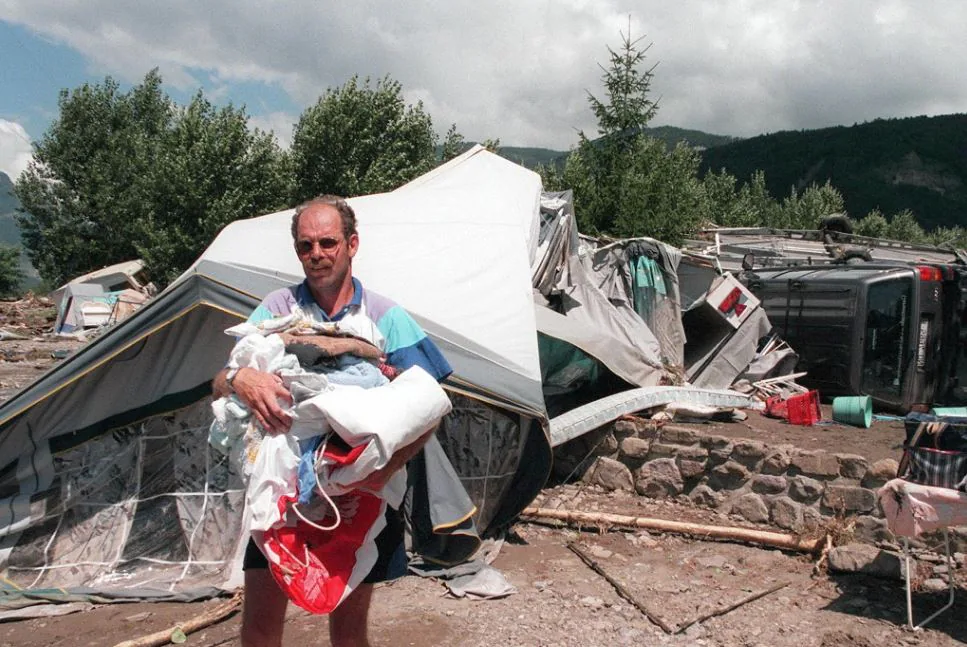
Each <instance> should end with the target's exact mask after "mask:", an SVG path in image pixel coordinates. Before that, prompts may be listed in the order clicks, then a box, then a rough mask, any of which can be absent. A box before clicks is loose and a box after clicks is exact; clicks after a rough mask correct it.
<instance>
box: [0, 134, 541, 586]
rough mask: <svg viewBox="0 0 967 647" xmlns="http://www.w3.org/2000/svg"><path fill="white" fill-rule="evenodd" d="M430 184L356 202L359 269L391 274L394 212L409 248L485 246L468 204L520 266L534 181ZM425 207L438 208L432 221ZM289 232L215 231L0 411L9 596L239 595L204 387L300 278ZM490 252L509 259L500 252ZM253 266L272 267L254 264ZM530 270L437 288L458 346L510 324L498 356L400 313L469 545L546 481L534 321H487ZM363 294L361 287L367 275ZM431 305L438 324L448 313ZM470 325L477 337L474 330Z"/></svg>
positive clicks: (271, 228)
mask: <svg viewBox="0 0 967 647" xmlns="http://www.w3.org/2000/svg"><path fill="white" fill-rule="evenodd" d="M433 175H434V178H433V179H432V180H429V181H427V182H426V183H425V186H423V187H422V188H420V187H416V188H408V189H406V191H405V192H402V193H400V194H399V195H396V194H395V193H394V194H386V195H387V196H388V197H386V198H385V199H384V198H382V197H381V196H369V197H367V198H365V199H363V201H362V205H361V206H360V207H358V208H357V215H358V216H360V227H361V235H362V234H363V233H364V234H365V236H366V240H367V244H368V245H369V247H367V253H368V254H369V255H370V260H369V265H368V267H372V268H375V267H378V266H379V263H380V262H381V261H382V260H383V259H389V260H395V259H394V256H393V254H392V251H393V247H388V248H386V249H385V253H384V254H383V255H382V256H380V253H379V251H380V245H384V246H385V245H399V241H400V236H401V234H400V230H397V229H396V227H397V226H398V219H397V221H393V220H392V219H391V218H390V216H392V215H394V214H396V215H398V211H399V209H401V208H405V207H406V205H408V204H411V205H415V206H412V208H411V209H410V211H409V212H412V213H414V214H417V215H419V216H420V217H421V218H423V219H424V220H423V221H420V222H416V221H411V222H410V223H408V224H407V226H408V227H410V228H411V229H412V232H413V233H411V234H410V235H412V236H422V233H421V232H422V231H423V230H424V229H427V228H430V229H432V228H438V227H440V226H445V227H447V228H448V231H450V232H453V233H454V234H455V235H462V236H463V237H464V238H472V239H474V240H476V241H477V243H478V244H483V242H486V241H487V240H489V239H487V238H486V236H482V235H481V234H480V233H479V232H480V231H481V228H480V224H481V223H478V222H466V221H464V220H461V219H460V218H458V217H457V216H459V215H463V214H462V213H458V212H456V211H454V210H452V209H450V208H449V207H448V206H447V205H448V204H450V203H454V204H456V203H459V201H460V200H466V199H473V200H475V201H474V203H473V205H474V209H475V210H476V211H475V213H477V214H479V216H480V217H482V218H484V217H488V214H490V213H493V214H494V218H495V219H496V222H497V224H496V225H495V232H494V233H493V236H494V237H498V236H499V237H500V238H499V240H502V241H506V243H507V245H511V244H513V245H517V246H518V247H519V250H520V251H519V257H518V258H521V257H522V256H523V255H524V254H525V251H524V250H526V248H527V243H526V241H524V240H523V239H521V238H520V237H521V236H522V233H523V232H524V231H525V229H526V227H525V226H524V225H523V224H522V221H519V220H515V219H514V218H515V217H516V216H515V214H518V215H521V217H524V216H526V215H527V214H528V213H529V211H528V210H529V209H531V208H533V209H535V214H536V208H537V203H538V198H539V195H537V194H539V181H537V180H535V179H534V178H536V176H535V175H534V174H533V173H532V172H530V171H526V170H524V169H521V168H520V167H517V166H516V165H513V164H510V163H509V162H507V161H506V160H501V159H499V158H497V156H493V155H491V154H489V153H486V151H483V150H482V149H475V150H473V151H470V152H469V153H468V154H465V155H463V156H461V157H460V158H458V159H457V160H454V161H453V162H452V163H451V164H450V165H449V166H448V167H446V168H445V167H439V168H437V169H435V171H434V173H433ZM508 177H509V178H510V179H511V181H510V184H511V185H512V186H513V188H514V191H516V193H512V194H510V195H509V196H508V195H507V192H506V189H505V188H503V187H504V186H505V180H506V179H507V178H508ZM535 182H536V184H535ZM438 185H442V186H438ZM535 187H536V191H537V194H534V193H533V190H535ZM438 195H439V196H440V197H442V198H445V199H444V203H445V204H444V205H443V206H438V207H437V208H436V211H434V212H432V213H431V211H429V210H428V209H430V208H431V207H432V206H433V205H434V204H436V202H435V197H437V196H438ZM465 196H470V198H466V197H465ZM417 207H419V208H417ZM444 207H446V208H444ZM510 208H513V209H516V211H514V212H512V213H511V212H508V209H510ZM380 210H381V211H380ZM366 214H371V215H373V216H374V218H375V217H382V218H383V221H382V222H383V223H384V224H380V222H373V221H372V220H367V219H366V218H365V217H364V215H366ZM290 216H291V212H283V213H280V214H272V215H270V216H265V217H262V218H258V219H252V220H251V221H242V222H241V223H233V224H232V225H229V227H228V228H226V231H225V232H223V233H222V234H220V236H219V238H218V239H216V243H213V245H212V247H210V248H209V249H210V250H211V249H212V248H217V249H216V252H217V253H213V254H209V253H208V252H206V255H205V256H203V257H202V258H201V259H200V260H199V261H198V262H196V263H195V265H193V266H192V268H190V269H189V270H188V271H187V272H185V274H183V275H182V276H181V277H179V279H178V280H177V281H175V282H174V283H173V284H172V285H170V286H169V287H168V288H167V289H166V290H165V291H164V292H163V293H162V294H160V295H158V296H157V297H156V298H155V299H153V300H152V301H150V302H148V303H147V304H146V305H145V306H144V307H142V308H141V309H140V310H138V311H137V312H136V313H134V314H133V315H132V316H131V317H130V318H128V319H126V320H124V321H122V322H121V323H119V324H118V325H116V326H115V327H113V328H111V329H110V330H108V331H107V332H105V333H104V334H103V335H102V336H100V337H99V338H97V339H96V340H95V341H94V342H92V343H91V344H89V345H88V346H86V347H84V348H83V349H81V350H80V351H78V352H77V353H75V354H74V355H72V356H70V357H68V358H67V359H66V360H64V361H63V362H62V363H61V364H59V365H58V366H56V367H55V368H54V369H53V370H51V371H50V372H48V373H47V374H45V375H44V376H43V377H41V378H40V379H39V380H37V381H36V382H34V383H33V384H31V385H30V386H29V387H27V388H26V389H25V390H23V391H21V392H20V393H18V394H17V395H15V396H14V397H12V398H11V399H10V400H8V401H7V402H5V403H4V404H3V406H2V407H0V569H2V575H3V576H4V577H5V578H6V579H7V581H9V582H11V583H12V584H13V585H15V586H17V587H19V588H21V589H37V588H51V587H58V588H76V587H87V588H90V589H92V590H94V591H97V592H99V593H102V594H105V595H108V594H110V595H126V594H127V595H136V596H139V595H142V594H143V593H144V592H145V591H150V592H166V593H171V592H174V593H190V592H193V591H205V590H215V589H219V588H222V587H225V586H228V585H230V583H232V582H237V581H238V574H239V567H240V558H241V555H242V553H243V549H244V541H243V540H244V533H243V532H242V528H243V527H244V522H243V520H244V490H243V483H242V480H241V478H240V476H239V475H238V474H237V473H236V472H235V470H234V468H233V467H232V465H230V464H229V463H228V461H227V460H226V459H224V458H222V457H220V456H219V455H217V452H213V451H210V449H209V445H208V442H207V436H208V426H209V425H210V423H211V419H212V416H211V409H210V397H211V384H210V382H211V378H212V376H213V375H215V374H216V373H217V372H218V371H219V370H220V369H221V368H222V367H223V366H224V364H225V361H226V358H227V357H228V354H229V352H230V350H231V347H232V345H233V343H234V340H233V338H231V337H229V336H228V335H226V334H224V330H225V329H226V328H228V327H230V326H232V325H235V324H237V323H239V321H241V320H243V319H244V318H245V317H247V316H248V314H249V313H250V312H251V311H252V309H253V308H254V307H255V306H256V305H257V304H258V303H259V301H260V300H261V299H262V298H263V297H264V296H265V295H266V294H268V293H269V292H270V291H272V290H274V289H276V288H279V287H283V286H286V285H290V284H292V283H296V282H298V281H299V280H301V277H300V276H297V275H295V274H294V273H293V272H288V271H284V270H283V269H281V268H290V267H292V268H295V269H294V271H297V268H298V262H297V260H296V259H294V254H292V249H291V239H290V238H288V236H289V234H288V225H287V223H288V219H289V218H290ZM431 218H432V219H431ZM525 219H526V218H525ZM377 220H378V218H377ZM236 225H239V226H236ZM229 229H231V231H229ZM263 232H264V233H263ZM238 236H241V237H242V238H237V237H238ZM236 238H237V242H236ZM242 244H244V245H247V246H250V247H253V249H255V248H257V249H258V250H259V252H260V253H239V254H236V255H234V256H233V258H237V259H243V260H242V261H240V262H237V261H234V260H233V261H227V260H221V258H222V257H225V258H227V257H228V256H230V255H231V254H230V252H231V250H233V249H234V250H237V249H239V245H242ZM415 247H418V245H416V244H414V248H415ZM491 247H493V249H495V250H498V249H499V250H500V252H499V253H500V255H502V256H504V257H506V251H505V247H506V246H505V247H501V246H500V245H492V246H491ZM260 255H261V256H265V257H266V258H267V259H268V262H266V263H259V264H256V263H255V262H254V261H253V259H258V258H259V257H260ZM289 256H292V257H293V258H291V259H290V258H289ZM421 258H422V257H420V256H419V255H414V257H413V261H412V263H411V264H409V265H406V266H405V267H406V268H407V270H408V272H409V274H410V275H413V276H420V273H421V272H424V270H422V269H421V267H420V266H419V264H418V263H419V262H420V261H421ZM427 261H428V262H429V261H437V262H439V258H438V257H434V258H430V257H427ZM492 262H493V261H492V260H489V259H484V258H480V259H476V260H473V259H469V260H467V261H465V262H464V265H463V266H462V267H461V270H462V271H464V272H466V273H468V274H473V275H475V276H477V275H479V274H480V272H486V271H487V268H488V267H489V266H490V265H491V264H492ZM362 267H367V265H366V264H363V265H362ZM526 272H527V266H526V264H525V263H523V262H522V261H521V262H520V263H519V264H517V265H505V266H503V267H500V268H495V272H494V274H493V275H492V276H489V277H488V279H489V280H490V281H491V283H492V284H493V285H495V286H497V290H496V291H495V293H494V294H484V295H481V294H478V293H475V292H472V291H468V290H467V289H466V286H455V287H449V286H446V285H445V284H443V283H440V285H441V286H442V287H444V288H447V289H449V290H450V291H451V292H455V291H456V290H457V289H461V290H462V294H460V295H459V297H460V298H461V299H462V303H463V304H464V307H465V308H466V309H467V310H465V311H464V312H460V313H456V314H457V315H460V316H461V317H462V318H460V319H454V321H459V322H460V323H461V324H463V325H464V326H465V330H466V331H469V332H470V333H475V332H476V331H477V330H478V329H479V330H480V331H481V334H480V335H479V338H480V339H494V337H495V335H494V334H493V330H492V329H489V328H486V326H483V321H484V320H483V319H482V317H481V315H480V314H478V313H482V314H486V315H487V316H489V317H491V318H500V319H499V320H497V319H495V321H496V325H498V326H500V327H502V328H501V330H510V329H509V328H508V321H514V322H517V323H515V324H514V325H515V326H517V327H516V328H513V329H512V332H513V335H514V338H513V339H511V340H508V341H509V343H505V340H503V339H501V340H500V341H501V344H496V343H495V344H494V348H498V347H499V348H501V349H503V351H504V352H503V354H501V352H497V351H496V350H494V349H492V348H490V347H489V346H487V345H485V344H484V343H479V342H477V341H475V339H471V338H469V337H468V334H464V333H459V332H457V331H455V330H454V329H451V328H449V327H448V326H446V325H443V324H442V323H440V322H439V321H438V320H437V319H435V318H433V317H425V316H423V315H422V314H421V311H420V310H419V309H417V310H411V312H412V313H413V314H414V316H415V318H417V320H418V322H419V323H420V324H421V325H422V326H423V328H424V330H426V332H427V334H428V335H429V337H430V338H431V339H432V340H433V341H434V342H436V343H437V345H438V346H440V348H441V349H442V350H443V352H444V354H445V355H446V356H447V358H448V360H449V361H450V364H451V366H452V367H453V369H454V373H453V375H452V376H451V377H450V378H448V380H447V381H446V383H445V384H444V388H445V389H446V390H447V391H448V393H449V394H450V396H451V399H452V400H453V401H454V403H455V405H456V406H455V407H454V411H453V413H451V415H450V416H448V417H447V418H446V419H445V420H444V421H443V424H442V425H441V430H440V432H439V433H438V436H437V437H438V440H439V441H440V448H441V449H442V452H437V453H436V454H435V456H436V459H438V460H437V463H438V467H440V466H442V464H443V461H444V460H448V461H449V462H450V463H451V465H452V470H453V471H452V473H451V474H449V477H448V478H449V483H450V485H449V489H450V490H453V491H458V490H459V488H460V486H461V485H462V488H463V490H464V491H465V493H466V495H467V496H468V500H469V503H470V506H469V509H471V510H472V508H473V507H474V506H475V507H476V509H477V512H476V514H475V515H474V517H473V520H472V521H473V525H475V526H476V529H477V530H478V531H479V532H488V531H492V530H496V529H498V528H500V527H501V526H503V525H506V524H508V523H510V522H511V521H512V520H513V519H514V518H515V517H516V515H517V514H518V512H519V511H520V510H521V509H523V507H525V506H526V505H527V504H528V503H530V501H531V500H533V497H534V496H535V495H536V494H537V492H538V491H539V490H540V488H541V487H542V486H543V485H544V482H545V481H546V479H547V477H548V475H549V473H550V462H551V450H550V441H549V436H548V427H547V417H546V413H545V409H544V403H543V396H542V394H541V387H540V371H539V365H538V363H537V361H536V357H537V343H536V335H535V334H534V328H533V323H531V324H530V326H529V327H528V326H526V325H524V324H526V321H527V319H528V318H529V319H530V321H531V322H533V313H532V312H531V313H529V314H528V313H527V312H524V311H522V312H521V313H518V314H517V315H515V316H514V317H509V316H503V315H501V313H500V308H499V307H498V305H499V304H500V303H501V301H500V298H501V297H499V296H498V295H499V294H501V290H502V289H503V290H504V291H506V289H504V288H503V287H502V286H504V285H507V284H508V280H513V281H514V285H513V286H510V287H509V288H507V289H513V290H517V285H519V286H522V287H523V288H525V290H526V291H524V290H517V292H515V293H514V294H515V295H516V296H515V297H514V298H515V299H517V300H520V301H521V302H522V303H529V300H530V293H529V290H530V288H529V283H530V281H529V276H528V275H527V273H526ZM397 274H398V276H392V277H388V278H389V279H392V280H393V281H398V282H399V285H401V286H402V287H403V288H406V287H407V285H408V286H409V292H406V290H405V289H403V290H399V291H396V292H392V294H393V296H394V297H396V298H397V299H399V300H400V302H401V304H402V305H403V306H404V307H407V301H406V300H405V299H404V298H403V297H401V296H399V295H400V294H404V293H406V294H409V295H411V296H414V295H415V297H418V298H417V299H416V300H417V301H418V302H419V298H422V297H423V296H425V295H422V294H420V293H419V284H418V283H417V282H416V281H413V280H410V281H409V283H407V280H406V277H405V276H401V275H402V274H403V273H402V272H397ZM380 276H381V277H384V276H385V275H384V274H380ZM361 278H362V280H363V281H364V283H366V282H367V275H362V276H361ZM444 305H446V306H448V307H451V308H452V305H453V303H452V300H451V301H446V302H445V303H444ZM470 308H473V310H470ZM407 309H410V308H408V307H407ZM443 314H444V315H446V314H448V313H447V312H444V313H443ZM477 321H481V322H482V323H481V324H480V325H478V326H477V328H473V325H474V323H475V322H477ZM467 322H469V324H470V326H469V327H467ZM488 335H489V336H488ZM514 344H516V346H515V345H514ZM514 352H518V355H514V354H513V353H514ZM437 471H438V472H441V471H442V472H444V473H445V472H446V470H445V469H443V470H437ZM454 474H455V475H456V477H457V479H458V480H459V484H457V483H454V481H453V478H452V477H453V475H454ZM466 501H467V500H464V503H466ZM457 508H459V503H458V505H457ZM433 515H435V517H434V518H439V519H444V520H447V519H448V515H449V521H450V522H452V521H453V517H454V513H453V509H452V508H451V509H450V510H449V511H448V510H446V509H442V508H441V509H437V510H434V511H432V513H431V516H433ZM457 516H459V515H457ZM446 525H447V524H446V522H444V523H442V524H440V528H443V527H444V526H446ZM453 527H454V528H456V529H457V531H459V532H463V531H464V530H466V528H465V527H464V526H462V525H461V524H456V525H455V526H453ZM468 532H472V526H470V529H469V530H468Z"/></svg>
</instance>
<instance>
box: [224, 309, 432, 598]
mask: <svg viewBox="0 0 967 647" xmlns="http://www.w3.org/2000/svg"><path fill="white" fill-rule="evenodd" d="M226 332H227V333H228V334H230V335H234V336H236V337H237V338H239V340H238V342H237V343H236V345H235V348H234V349H233V351H232V354H231V357H230V359H229V364H228V367H229V369H231V370H237V369H240V368H245V367H248V368H254V369H257V370H259V371H263V372H267V373H273V374H275V375H278V376H279V377H280V378H281V379H282V383H283V384H284V385H285V387H286V388H287V389H288V391H289V393H290V394H291V396H292V404H291V405H289V404H288V403H287V402H282V401H280V406H282V408H283V409H284V410H285V411H286V413H288V415H289V416H290V417H291V418H292V426H291V428H290V430H289V432H288V433H284V434H270V433H266V432H265V430H263V429H262V428H261V426H260V425H259V424H258V423H257V422H256V421H255V419H254V417H253V416H252V415H251V412H250V411H249V410H248V408H247V407H246V406H245V404H244V403H243V402H242V401H241V400H240V399H239V398H237V397H236V396H235V395H234V394H233V395H230V396H227V397H224V398H219V399H218V400H216V401H215V402H214V403H213V404H212V409H213V412H214V418H215V419H214V422H213V423H212V426H211V430H210V434H209V441H210V443H211V444H212V445H213V446H214V447H216V448H218V449H219V450H221V451H222V452H224V453H226V454H228V455H229V456H230V457H232V459H233V460H234V461H236V463H237V465H239V466H240V471H241V473H242V474H243V476H244V477H245V478H246V479H247V488H246V507H247V514H248V527H249V530H250V532H251V534H252V538H253V539H254V540H255V542H256V543H257V544H258V545H259V547H260V548H261V549H262V552H263V553H264V554H265V556H266V558H267V560H268V563H269V569H270V571H271V572H272V574H273V576H274V577H275V579H276V581H278V583H279V585H280V586H281V587H282V589H283V590H284V591H285V592H286V593H287V595H288V596H289V598H290V599H292V600H293V601H294V602H295V603H296V604H298V605H299V606H301V607H303V608H305V609H307V610H309V611H312V612H315V613H328V612H330V611H332V610H333V609H334V608H336V606H338V604H339V603H340V602H342V600H344V599H345V598H346V597H347V596H348V595H349V593H351V592H352V590H354V589H355V588H356V586H358V585H359V584H360V583H361V582H362V580H363V579H364V578H365V576H366V575H367V574H368V573H369V571H370V570H371V569H372V567H373V565H374V564H375V562H376V558H377V555H378V551H377V548H376V543H375V540H376V537H377V535H379V533H380V531H382V530H383V528H384V527H385V523H386V521H385V512H386V506H387V505H390V506H392V507H393V508H399V506H400V504H401V503H402V501H403V498H404V496H405V493H406V475H405V473H403V471H402V470H401V471H400V473H397V474H396V475H394V476H393V477H392V478H391V479H390V480H389V482H387V484H386V485H385V486H384V487H383V488H382V489H381V490H380V491H378V492H370V491H365V490H362V489H358V488H354V487H352V486H353V484H355V483H359V482H360V481H363V480H365V479H366V477H367V476H369V475H371V474H372V473H373V472H375V471H376V470H379V469H382V468H383V467H385V466H386V465H387V464H388V462H389V460H390V458H391V457H392V456H393V454H394V453H395V452H396V451H397V450H399V449H400V448H402V447H405V446H406V445H409V444H411V443H412V442H414V441H416V440H417V439H419V438H420V437H421V436H423V435H424V434H426V433H427V432H428V431H430V430H432V429H433V428H434V427H435V426H436V425H437V424H438V423H439V421H440V420H441V419H442V418H443V417H444V416H445V415H446V414H447V413H449V412H450V409H451V405H450V400H449V398H448V397H447V395H446V393H445V392H444V391H443V389H442V388H441V387H440V385H439V384H438V383H437V382H436V380H435V379H433V377H432V376H430V375H429V374H428V373H427V372H426V371H424V370H423V369H422V368H420V367H418V366H415V367H412V368H409V369H407V370H405V371H402V372H400V373H398V374H397V372H396V371H395V370H394V369H393V368H392V367H388V366H386V365H385V364H383V363H382V361H381V360H382V347H383V338H382V336H381V335H380V334H379V331H378V330H377V329H376V327H375V326H373V327H371V328H367V329H365V330H360V329H354V327H353V325H352V324H349V325H345V324H343V325H341V324H340V323H339V322H337V323H331V322H327V323H319V322H314V321H312V320H311V319H310V318H309V317H308V316H306V315H304V314H303V313H302V312H301V311H296V312H293V313H292V314H291V315H288V316H286V317H281V318H278V319H273V320H269V321H266V322H263V323H261V324H258V325H252V324H242V325H240V326H234V327H232V328H229V329H228V330H226Z"/></svg>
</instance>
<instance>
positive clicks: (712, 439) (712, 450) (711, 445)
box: [700, 436, 732, 463]
mask: <svg viewBox="0 0 967 647" xmlns="http://www.w3.org/2000/svg"><path fill="white" fill-rule="evenodd" d="M700 442H701V444H702V447H704V448H705V449H707V450H708V455H709V458H711V459H712V460H713V461H715V462H718V463H721V462H723V461H726V460H728V458H729V456H730V455H731V454H732V439H731V438H726V437H725V436H703V437H702V438H701V441H700Z"/></svg>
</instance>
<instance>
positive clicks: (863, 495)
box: [823, 485, 876, 512]
mask: <svg viewBox="0 0 967 647" xmlns="http://www.w3.org/2000/svg"><path fill="white" fill-rule="evenodd" d="M823 505H824V506H826V507H827V508H829V509H831V510H836V511H839V510H842V511H844V512H870V511H871V510H873V508H875V507H876V494H875V493H874V492H873V490H867V489H866V488H861V487H859V486H856V485H827V486H826V491H825V492H824V493H823Z"/></svg>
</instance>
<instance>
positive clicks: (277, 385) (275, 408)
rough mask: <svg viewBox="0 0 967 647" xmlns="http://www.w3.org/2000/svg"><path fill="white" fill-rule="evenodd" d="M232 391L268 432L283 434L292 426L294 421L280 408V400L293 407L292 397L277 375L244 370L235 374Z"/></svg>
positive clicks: (249, 369)
mask: <svg viewBox="0 0 967 647" xmlns="http://www.w3.org/2000/svg"><path fill="white" fill-rule="evenodd" d="M232 388H233V389H234V390H235V395H237V396H238V399H239V400H241V401H242V402H243V403H244V404H245V406H247V407H248V408H249V410H250V411H251V412H252V415H254V416H255V419H256V420H257V421H258V423H259V424H260V425H262V428H263V429H265V430H266V431H268V432H270V433H274V434H284V433H285V432H287V431H288V430H289V427H291V426H292V418H290V417H289V415H288V414H287V413H286V412H285V411H283V410H282V407H281V406H279V400H280V399H281V400H283V401H284V402H287V403H289V404H292V395H291V394H290V393H289V390H288V389H286V388H285V385H283V384H282V378H281V377H279V376H278V375H274V374H272V373H263V372H262V371H257V370H255V369H254V368H241V369H239V371H238V373H236V374H235V379H234V380H233V381H232Z"/></svg>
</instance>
